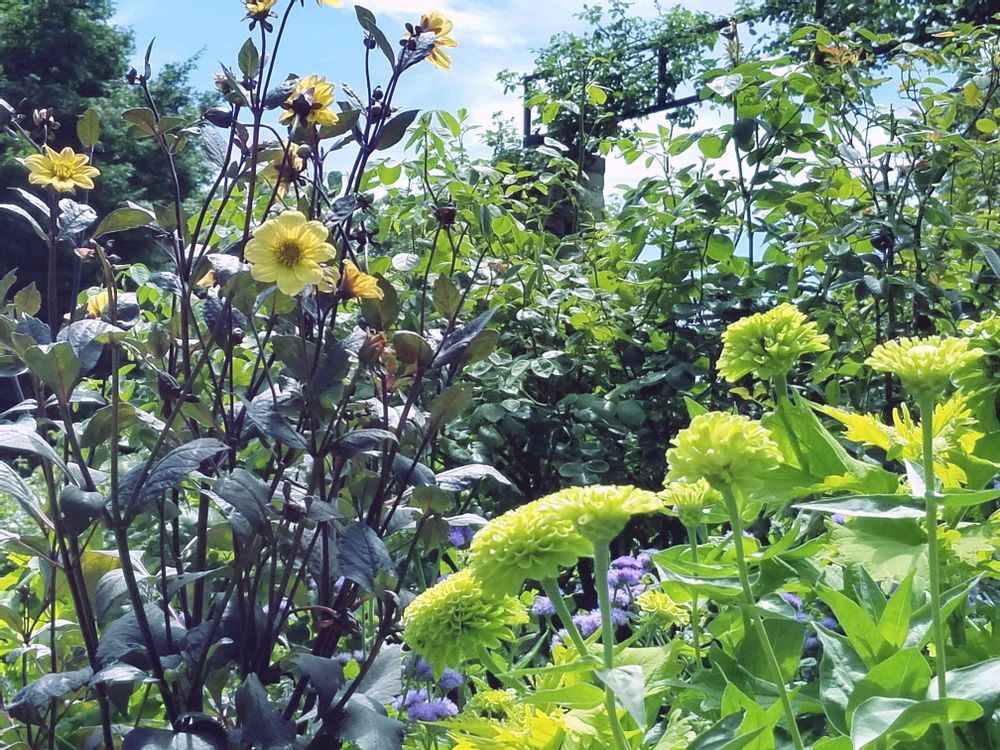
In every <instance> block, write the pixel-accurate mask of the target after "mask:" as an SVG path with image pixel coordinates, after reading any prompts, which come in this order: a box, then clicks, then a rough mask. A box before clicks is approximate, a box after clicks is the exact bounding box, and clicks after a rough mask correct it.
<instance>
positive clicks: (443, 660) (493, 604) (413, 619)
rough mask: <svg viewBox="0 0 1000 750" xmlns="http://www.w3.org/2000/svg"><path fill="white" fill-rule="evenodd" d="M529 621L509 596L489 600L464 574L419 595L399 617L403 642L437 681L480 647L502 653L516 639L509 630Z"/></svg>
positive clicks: (457, 575)
mask: <svg viewBox="0 0 1000 750" xmlns="http://www.w3.org/2000/svg"><path fill="white" fill-rule="evenodd" d="M526 622H528V614H527V612H525V610H524V606H523V605H522V604H521V603H520V602H519V601H518V600H517V599H515V598H514V597H512V596H493V595H492V594H489V593H487V592H486V591H485V590H484V588H483V585H482V583H481V582H480V581H478V580H476V579H475V578H473V576H472V574H471V572H470V571H468V570H463V571H460V572H458V573H455V574H454V575H452V576H449V577H448V578H445V579H444V580H443V581H441V582H440V583H438V584H435V585H434V586H431V587H430V588H429V589H427V590H426V591H424V592H423V593H422V594H420V595H419V596H418V597H417V598H416V599H414V600H413V601H412V602H410V605H409V606H408V607H407V608H406V610H405V611H404V612H403V640H404V641H405V642H406V644H407V645H408V646H409V647H410V648H412V649H413V650H414V651H415V652H417V653H419V654H421V655H422V656H423V657H424V659H425V660H426V661H427V663H428V664H430V665H431V667H432V668H433V670H434V675H435V677H440V676H441V673H442V672H443V671H444V668H445V667H447V666H452V667H457V666H458V665H459V664H461V662H462V660H463V658H464V656H465V655H466V654H467V653H469V652H472V651H475V650H477V649H478V648H479V647H485V648H487V649H495V648H500V644H501V642H502V641H512V640H514V637H515V636H514V631H513V629H512V628H513V627H514V626H515V625H523V624H524V623H526Z"/></svg>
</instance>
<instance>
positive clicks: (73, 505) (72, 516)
mask: <svg viewBox="0 0 1000 750" xmlns="http://www.w3.org/2000/svg"><path fill="white" fill-rule="evenodd" d="M59 510H60V511H61V515H62V522H63V528H65V530H66V533H67V534H69V535H70V536H80V534H82V533H83V532H84V531H86V530H87V529H89V528H90V525H91V524H92V523H93V522H94V521H96V520H97V519H98V518H100V517H101V514H102V513H103V512H104V495H102V494H101V493H100V492H84V491H83V490H81V489H80V488H79V487H77V486H76V485H73V484H69V485H66V486H65V487H63V488H62V490H61V491H60V493H59Z"/></svg>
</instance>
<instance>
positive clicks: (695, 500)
mask: <svg viewBox="0 0 1000 750" xmlns="http://www.w3.org/2000/svg"><path fill="white" fill-rule="evenodd" d="M660 497H661V498H663V501H664V502H665V503H666V504H667V505H673V506H674V512H675V513H676V514H677V517H678V518H679V519H681V523H682V524H684V525H685V526H686V527H687V528H689V529H691V528H694V527H696V526H698V525H699V524H701V520H702V516H703V515H704V514H705V508H707V507H708V506H709V505H711V504H712V503H715V502H720V501H721V500H722V495H720V494H719V493H718V492H717V491H716V490H715V489H713V488H712V485H710V484H709V483H708V482H706V481H705V480H704V479H698V480H697V481H695V482H670V483H669V484H668V485H667V486H666V488H665V489H664V490H663V491H662V492H661V493H660Z"/></svg>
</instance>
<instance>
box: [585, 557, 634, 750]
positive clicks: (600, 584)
mask: <svg viewBox="0 0 1000 750" xmlns="http://www.w3.org/2000/svg"><path fill="white" fill-rule="evenodd" d="M610 567H611V553H610V552H609V551H608V546H607V545H606V544H600V543H598V542H594V585H595V586H597V603H598V605H599V606H600V608H601V645H602V646H603V647H604V649H603V657H604V669H605V670H607V671H608V672H610V671H611V670H612V669H614V668H615V626H614V623H613V622H612V621H611V592H610V591H609V590H608V569H609V568H610ZM604 707H605V709H606V710H607V712H608V721H609V722H610V723H611V733H612V734H613V735H614V738H615V746H616V747H617V748H618V750H629V744H628V740H626V739H625V731H624V730H623V729H622V725H621V722H620V721H619V720H618V705H617V703H616V702H615V693H614V691H613V690H612V689H611V688H610V687H609V686H608V685H605V686H604ZM639 729H645V727H639Z"/></svg>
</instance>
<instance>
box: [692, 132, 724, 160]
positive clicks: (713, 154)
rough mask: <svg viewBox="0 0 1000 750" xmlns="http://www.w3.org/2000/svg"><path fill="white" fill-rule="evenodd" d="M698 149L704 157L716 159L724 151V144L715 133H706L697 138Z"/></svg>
mask: <svg viewBox="0 0 1000 750" xmlns="http://www.w3.org/2000/svg"><path fill="white" fill-rule="evenodd" d="M698 150H699V151H701V153H702V155H703V156H704V157H705V158H706V159H718V158H719V157H720V156H722V155H723V154H724V153H725V152H726V145H725V143H723V141H722V138H720V137H719V136H717V135H716V134H715V133H707V134H705V135H703V136H702V137H701V138H699V139H698Z"/></svg>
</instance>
